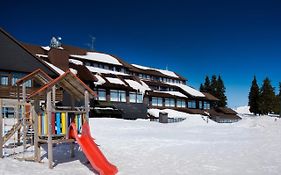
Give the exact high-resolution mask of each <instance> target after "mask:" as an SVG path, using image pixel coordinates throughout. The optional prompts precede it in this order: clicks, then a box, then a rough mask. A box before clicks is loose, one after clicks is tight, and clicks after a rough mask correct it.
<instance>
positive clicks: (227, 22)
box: [0, 0, 281, 107]
mask: <svg viewBox="0 0 281 175" xmlns="http://www.w3.org/2000/svg"><path fill="white" fill-rule="evenodd" d="M1 6H2V7H3V8H2V9H1V11H0V25H1V27H2V28H4V29H5V30H7V31H8V32H9V33H10V34H12V35H13V36H14V37H15V38H16V39H18V40H20V41H23V42H26V43H33V44H40V45H48V44H49V41H50V38H51V36H61V37H62V42H63V43H65V44H70V45H75V46H79V47H88V46H87V43H90V42H91V39H90V37H89V36H90V35H92V36H95V37H96V41H95V48H96V50H98V51H103V52H107V53H111V54H115V55H117V56H119V57H121V58H123V59H124V60H126V61H127V62H129V63H137V64H141V65H146V66H151V67H157V68H162V69H165V68H166V67H168V69H169V70H172V71H176V72H177V73H179V74H181V75H183V76H184V77H186V78H187V79H188V84H190V85H191V86H193V87H195V88H199V85H200V83H201V82H203V81H204V78H205V76H206V75H210V76H211V75H212V74H216V75H221V76H222V78H223V80H224V82H225V86H226V92H227V96H228V104H229V106H230V107H236V106H240V105H246V104H247V101H248V99H247V98H248V97H247V96H248V91H249V88H250V85H251V81H252V79H253V76H254V75H256V76H257V79H258V81H259V83H261V82H262V80H263V79H264V78H265V77H266V76H268V77H269V78H270V79H271V81H272V84H273V86H275V87H276V88H277V85H278V82H279V81H281V78H280V74H281V69H279V67H280V62H281V61H280V55H281V32H280V31H281V1H278V0H263V1H260V0H255V1H247V0H243V1H242V0H228V1H225V0H223V1H216V0H212V1H211V0H193V1H188V0H187V1H177V0H173V1H170V0H167V1H164V2H163V1H157V0H156V1H153V2H151V1H146V0H142V1H125V0H124V1H122V0H120V1H107V0H104V1H95V0H92V1H82V0H81V1H78V2H71V1H57V2H56V1H53V2H52V1H43V2H39V1H25V2H17V3H15V2H14V1H9V2H2V3H1ZM277 90H278V89H276V91H277Z"/></svg>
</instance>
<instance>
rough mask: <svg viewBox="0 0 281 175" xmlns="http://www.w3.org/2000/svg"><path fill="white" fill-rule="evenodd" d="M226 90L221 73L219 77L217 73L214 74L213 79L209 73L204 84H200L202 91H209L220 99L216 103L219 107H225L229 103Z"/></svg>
mask: <svg viewBox="0 0 281 175" xmlns="http://www.w3.org/2000/svg"><path fill="white" fill-rule="evenodd" d="M225 90H226V88H225V86H224V82H223V80H222V78H221V76H220V75H219V76H218V77H217V76H216V75H213V76H212V78H211V80H210V78H209V76H208V75H207V76H206V78H205V82H204V84H202V83H201V84H200V91H201V92H207V93H209V94H212V95H213V96H215V97H216V98H218V99H219V101H218V102H216V103H215V104H214V105H215V106H218V107H225V106H226V105H227V97H226V95H225Z"/></svg>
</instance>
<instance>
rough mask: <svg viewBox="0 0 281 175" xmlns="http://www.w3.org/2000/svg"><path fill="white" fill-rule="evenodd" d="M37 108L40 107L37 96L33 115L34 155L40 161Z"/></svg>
mask: <svg viewBox="0 0 281 175" xmlns="http://www.w3.org/2000/svg"><path fill="white" fill-rule="evenodd" d="M36 108H39V99H38V98H36V99H35V100H34V104H33V106H32V116H33V118H34V125H33V127H34V157H35V161H36V162H39V161H40V155H39V152H40V151H39V149H40V147H39V144H38V139H39V138H38V115H37V113H36Z"/></svg>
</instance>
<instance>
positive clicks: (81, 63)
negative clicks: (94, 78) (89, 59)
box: [69, 59, 83, 65]
mask: <svg viewBox="0 0 281 175" xmlns="http://www.w3.org/2000/svg"><path fill="white" fill-rule="evenodd" d="M69 62H70V63H73V64H76V65H83V62H82V61H79V60H75V59H69Z"/></svg>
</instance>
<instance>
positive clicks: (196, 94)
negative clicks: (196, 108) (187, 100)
mask: <svg viewBox="0 0 281 175" xmlns="http://www.w3.org/2000/svg"><path fill="white" fill-rule="evenodd" d="M167 84H170V85H173V86H177V87H179V88H181V89H182V90H184V91H185V92H186V93H188V94H190V95H192V96H194V97H205V95H204V94H203V93H202V92H200V91H198V90H196V89H193V88H192V87H190V86H188V85H185V84H177V83H167Z"/></svg>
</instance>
